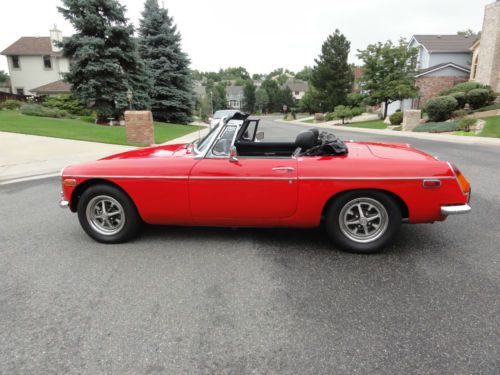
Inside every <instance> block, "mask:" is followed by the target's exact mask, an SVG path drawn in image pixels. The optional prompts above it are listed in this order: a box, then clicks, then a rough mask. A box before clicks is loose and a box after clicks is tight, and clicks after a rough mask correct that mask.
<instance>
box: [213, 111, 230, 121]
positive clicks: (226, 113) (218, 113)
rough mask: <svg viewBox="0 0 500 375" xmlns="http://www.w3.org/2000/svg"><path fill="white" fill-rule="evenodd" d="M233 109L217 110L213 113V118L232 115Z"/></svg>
mask: <svg viewBox="0 0 500 375" xmlns="http://www.w3.org/2000/svg"><path fill="white" fill-rule="evenodd" d="M234 112H235V111H217V112H215V113H214V117H213V118H214V119H220V118H223V117H224V116H228V115H232V114H233V113H234Z"/></svg>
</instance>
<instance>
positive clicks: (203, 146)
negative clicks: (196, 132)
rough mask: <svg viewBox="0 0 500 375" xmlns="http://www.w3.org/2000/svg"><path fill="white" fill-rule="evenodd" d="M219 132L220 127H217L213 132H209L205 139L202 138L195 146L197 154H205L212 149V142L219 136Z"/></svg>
mask: <svg viewBox="0 0 500 375" xmlns="http://www.w3.org/2000/svg"><path fill="white" fill-rule="evenodd" d="M219 130H220V127H219V126H215V127H214V128H213V129H212V130H210V131H209V132H208V134H207V135H206V136H204V137H203V138H201V139H200V140H198V141H197V142H196V143H195V144H194V150H195V152H196V153H197V154H202V153H204V152H205V151H206V150H207V148H208V147H210V145H211V144H212V141H213V140H214V138H215V137H216V136H217V133H218V132H219Z"/></svg>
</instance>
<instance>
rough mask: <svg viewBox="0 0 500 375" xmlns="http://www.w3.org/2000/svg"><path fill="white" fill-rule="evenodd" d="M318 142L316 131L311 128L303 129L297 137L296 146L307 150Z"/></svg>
mask: <svg viewBox="0 0 500 375" xmlns="http://www.w3.org/2000/svg"><path fill="white" fill-rule="evenodd" d="M315 144H316V142H315V136H314V133H313V132H312V131H310V130H304V131H301V132H300V133H299V134H297V138H295V146H296V147H300V148H301V149H302V150H307V149H309V148H311V147H314V146H315Z"/></svg>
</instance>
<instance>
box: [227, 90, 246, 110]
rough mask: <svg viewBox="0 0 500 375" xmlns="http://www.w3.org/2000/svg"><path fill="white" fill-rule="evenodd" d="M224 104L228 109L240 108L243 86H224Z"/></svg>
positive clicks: (241, 105)
mask: <svg viewBox="0 0 500 375" xmlns="http://www.w3.org/2000/svg"><path fill="white" fill-rule="evenodd" d="M226 104H227V108H228V109H241V108H242V107H243V86H227V87H226Z"/></svg>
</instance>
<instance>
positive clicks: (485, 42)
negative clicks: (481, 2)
mask: <svg viewBox="0 0 500 375" xmlns="http://www.w3.org/2000/svg"><path fill="white" fill-rule="evenodd" d="M475 80H476V81H477V82H480V83H483V84H486V85H490V86H491V88H492V89H493V91H496V92H499V91H500V1H495V2H494V3H491V4H488V5H486V7H485V9H484V20H483V30H482V32H481V41H480V44H479V52H478V60H477V69H476V78H475Z"/></svg>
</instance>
